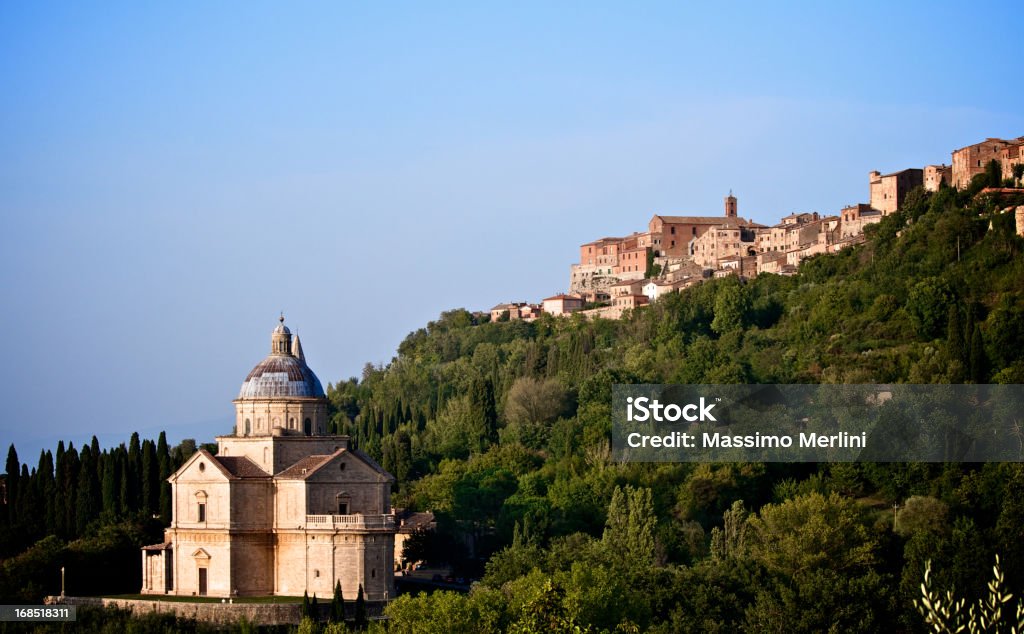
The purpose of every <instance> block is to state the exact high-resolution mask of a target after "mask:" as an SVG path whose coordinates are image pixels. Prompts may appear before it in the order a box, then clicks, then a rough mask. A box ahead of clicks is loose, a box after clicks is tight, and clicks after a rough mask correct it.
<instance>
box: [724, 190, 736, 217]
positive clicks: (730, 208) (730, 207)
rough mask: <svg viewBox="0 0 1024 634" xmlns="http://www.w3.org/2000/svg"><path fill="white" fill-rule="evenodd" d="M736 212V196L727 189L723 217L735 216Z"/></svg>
mask: <svg viewBox="0 0 1024 634" xmlns="http://www.w3.org/2000/svg"><path fill="white" fill-rule="evenodd" d="M736 212H737V205H736V197H735V196H733V195H732V190H731V189H730V190H729V195H728V196H726V197H725V217H726V218H735V217H736Z"/></svg>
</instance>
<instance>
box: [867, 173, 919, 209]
mask: <svg viewBox="0 0 1024 634" xmlns="http://www.w3.org/2000/svg"><path fill="white" fill-rule="evenodd" d="M868 177H869V184H870V187H871V206H872V207H873V208H874V209H877V210H878V211H880V212H882V215H884V216H888V215H889V214H891V213H893V212H895V211H896V210H897V209H899V208H900V205H902V204H903V199H904V198H906V196H907V192H909V191H910V190H912V189H914V188H915V187H919V186H921V185H923V184H924V170H921V169H918V168H916V167H912V168H908V169H905V170H900V171H899V172H893V173H892V174H885V175H882V174H881V173H879V172H877V171H875V172H871V173H870V174H869V175H868Z"/></svg>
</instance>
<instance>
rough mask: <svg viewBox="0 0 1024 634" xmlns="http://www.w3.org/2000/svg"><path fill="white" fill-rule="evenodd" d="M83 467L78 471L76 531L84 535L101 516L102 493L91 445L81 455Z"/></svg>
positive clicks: (84, 448)
mask: <svg viewBox="0 0 1024 634" xmlns="http://www.w3.org/2000/svg"><path fill="white" fill-rule="evenodd" d="M79 458H80V460H81V465H80V466H79V469H78V493H77V495H78V503H77V504H76V505H75V512H74V518H75V531H76V533H77V534H78V535H84V534H85V529H86V527H88V526H89V523H90V522H92V521H93V520H94V519H96V518H97V517H98V516H99V511H100V509H99V507H100V502H99V500H100V492H99V483H98V482H96V467H95V462H96V458H95V457H94V456H93V452H92V449H91V447H90V446H89V445H86V446H84V447H82V452H81V454H79Z"/></svg>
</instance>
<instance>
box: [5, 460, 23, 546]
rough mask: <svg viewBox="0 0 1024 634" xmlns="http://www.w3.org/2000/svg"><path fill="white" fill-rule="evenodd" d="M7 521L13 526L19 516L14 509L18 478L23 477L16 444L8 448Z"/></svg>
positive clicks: (16, 499)
mask: <svg viewBox="0 0 1024 634" xmlns="http://www.w3.org/2000/svg"><path fill="white" fill-rule="evenodd" d="M6 473H7V506H6V509H7V518H6V519H7V523H8V524H9V525H11V526H13V525H14V524H15V523H16V522H17V520H18V518H17V517H16V515H15V512H14V510H15V509H16V508H17V503H18V478H19V477H21V463H19V462H18V452H17V450H16V449H15V448H14V444H13V443H12V444H11V447H10V448H9V449H8V450H7V469H6Z"/></svg>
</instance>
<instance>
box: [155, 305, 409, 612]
mask: <svg viewBox="0 0 1024 634" xmlns="http://www.w3.org/2000/svg"><path fill="white" fill-rule="evenodd" d="M234 404H235V414H236V418H235V428H234V434H232V435H229V436H220V437H218V438H217V454H216V455H213V454H211V453H210V452H208V451H205V450H202V449H200V450H199V451H197V452H196V453H195V454H193V455H192V457H191V458H189V459H188V460H187V461H186V462H185V464H183V465H182V466H181V468H180V469H179V470H178V471H177V472H176V473H175V474H174V475H172V476H171V477H170V478H169V481H170V483H171V491H172V505H173V507H172V512H173V520H172V522H171V525H170V527H169V528H167V529H166V530H165V533H164V541H163V543H161V544H154V545H152V546H146V547H144V548H143V550H142V579H143V581H142V585H143V587H142V592H143V593H144V594H170V595H178V596H213V597H233V596H268V595H280V596H301V595H302V594H303V593H304V592H308V593H309V596H310V597H312V596H313V595H314V594H315V595H317V596H319V597H321V598H327V597H330V596H331V595H332V594H333V592H334V587H335V583H336V582H337V581H340V582H341V586H342V592H343V593H344V595H345V598H346V599H354V598H355V597H356V595H357V592H358V589H359V587H360V586H362V588H363V592H364V594H365V598H366V599H367V600H368V601H386V600H387V599H388V598H389V597H393V596H394V541H395V533H396V525H395V516H394V515H393V514H392V513H391V499H390V491H391V484H392V482H394V478H393V477H392V476H391V474H389V473H387V472H386V471H384V469H382V468H381V467H380V465H378V464H377V463H376V462H374V461H373V459H371V458H370V457H369V456H367V455H366V454H364V453H362V452H361V451H359V450H357V449H354V448H353V447H351V446H350V444H349V438H348V437H347V436H332V435H328V434H327V429H328V420H327V399H326V396H325V395H324V391H323V388H322V387H321V385H320V381H319V380H318V379H317V377H316V375H315V374H313V372H312V370H310V369H309V367H308V366H307V365H306V360H305V356H304V355H303V352H302V345H301V344H300V343H299V338H298V336H297V335H294V336H293V335H292V333H291V332H290V330H289V329H288V328H287V327H286V326H285V325H284V318H283V317H282V318H281V320H280V323H279V324H278V326H277V327H276V328H275V329H274V332H273V334H272V335H271V352H270V355H269V356H268V357H267V358H266V359H264V360H263V361H262V362H260V363H259V364H258V365H257V366H256V367H255V368H253V370H252V372H250V373H249V375H248V377H246V379H245V382H244V383H243V384H242V389H241V391H240V393H239V395H238V398H237V399H235V401H234Z"/></svg>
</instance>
